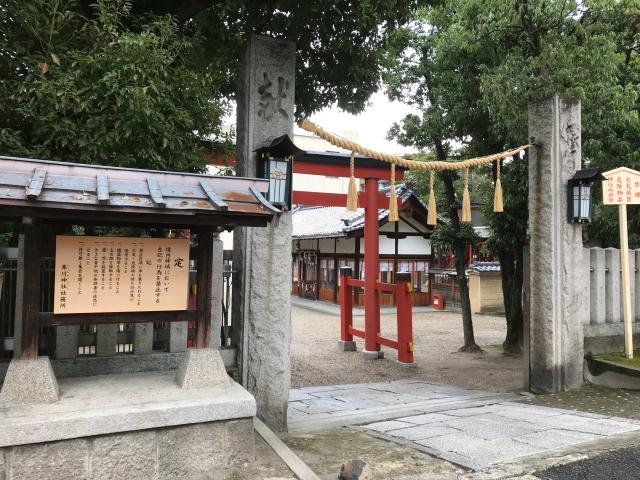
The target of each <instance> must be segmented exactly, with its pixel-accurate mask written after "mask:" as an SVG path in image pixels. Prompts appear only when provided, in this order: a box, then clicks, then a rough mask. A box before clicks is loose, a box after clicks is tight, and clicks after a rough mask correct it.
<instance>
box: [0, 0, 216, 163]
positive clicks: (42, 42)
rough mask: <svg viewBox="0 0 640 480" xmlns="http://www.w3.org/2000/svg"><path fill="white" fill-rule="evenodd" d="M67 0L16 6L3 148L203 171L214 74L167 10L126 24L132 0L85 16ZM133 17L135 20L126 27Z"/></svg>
mask: <svg viewBox="0 0 640 480" xmlns="http://www.w3.org/2000/svg"><path fill="white" fill-rule="evenodd" d="M74 6H75V4H74V2H72V1H70V0H35V1H31V2H13V3H10V4H9V5H8V6H7V8H6V9H5V10H4V11H3V12H2V13H3V17H4V18H3V24H5V25H7V26H8V27H9V28H7V29H6V30H5V31H4V34H3V35H2V39H1V41H2V46H1V49H2V50H1V53H0V61H1V67H0V68H1V70H0V75H1V82H0V98H1V100H0V102H2V103H1V104H2V111H3V113H4V115H3V116H2V118H0V143H1V150H2V153H5V154H6V153H9V154H15V155H23V156H31V157H40V158H47V159H58V160H66V161H78V162H82V163H99V164H109V165H116V166H128V167H139V168H152V169H161V170H183V171H202V169H203V168H204V164H205V162H204V158H203V156H202V153H201V152H200V149H199V147H198V141H199V139H200V138H202V137H205V136H210V135H215V134H217V133H219V127H220V119H221V116H222V114H223V111H224V102H222V101H221V99H220V96H219V95H218V94H217V93H216V92H217V85H218V84H219V79H218V78H217V77H218V74H217V73H215V72H210V71H208V69H207V68H206V66H198V65H195V64H194V63H193V62H192V59H191V56H192V54H193V52H194V51H195V50H196V49H197V48H198V47H199V45H198V43H197V41H196V40H195V39H193V38H191V39H190V38H187V37H185V36H184V35H183V34H181V33H180V32H179V29H178V26H177V25H176V23H175V21H174V19H172V18H171V17H170V16H163V17H154V18H153V19H151V20H150V21H148V22H147V23H144V24H137V25H136V24H130V23H131V22H132V20H135V19H132V18H131V16H130V15H129V6H128V4H127V3H125V2H123V1H121V0H118V1H107V0H101V1H99V2H98V4H97V6H96V15H95V16H93V17H85V16H83V15H81V14H79V13H77V12H75V11H74V10H73V8H74ZM127 23H129V24H127Z"/></svg>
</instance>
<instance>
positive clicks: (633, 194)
mask: <svg viewBox="0 0 640 480" xmlns="http://www.w3.org/2000/svg"><path fill="white" fill-rule="evenodd" d="M602 175H603V176H604V177H605V178H606V180H605V181H603V182H602V199H603V203H604V204H605V205H632V204H636V203H640V172H638V171H637V170H632V169H630V168H627V167H620V168H616V169H614V170H609V171H608V172H605V173H603V174H602Z"/></svg>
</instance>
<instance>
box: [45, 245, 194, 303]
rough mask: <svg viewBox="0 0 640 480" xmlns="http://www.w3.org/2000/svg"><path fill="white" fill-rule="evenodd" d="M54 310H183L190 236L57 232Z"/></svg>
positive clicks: (186, 296) (186, 295) (187, 282)
mask: <svg viewBox="0 0 640 480" xmlns="http://www.w3.org/2000/svg"><path fill="white" fill-rule="evenodd" d="M55 260H56V261H55V264H56V266H55V290H54V305H53V312H54V314H65V313H105V312H136V311H138V312H144V311H147V312H148V311H168V310H186V309H187V298H188V287H189V240H188V239H168V238H138V237H134V238H130V237H78V236H63V235H59V236H57V237H56V258H55Z"/></svg>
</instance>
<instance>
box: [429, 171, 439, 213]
mask: <svg viewBox="0 0 640 480" xmlns="http://www.w3.org/2000/svg"><path fill="white" fill-rule="evenodd" d="M434 179H435V172H434V171H433V170H431V171H430V172H429V210H428V212H427V225H435V224H436V221H437V220H436V218H437V217H436V192H435V190H434V189H433V183H434Z"/></svg>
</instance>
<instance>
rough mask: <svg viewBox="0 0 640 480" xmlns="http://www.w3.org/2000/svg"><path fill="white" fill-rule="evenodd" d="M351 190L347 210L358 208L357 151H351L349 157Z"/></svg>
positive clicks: (351, 210) (348, 193)
mask: <svg viewBox="0 0 640 480" xmlns="http://www.w3.org/2000/svg"><path fill="white" fill-rule="evenodd" d="M349 171H350V174H351V176H350V177H349V190H348V192H347V212H355V211H357V210H358V185H357V184H356V176H355V153H354V152H351V158H350V159H349Z"/></svg>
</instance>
